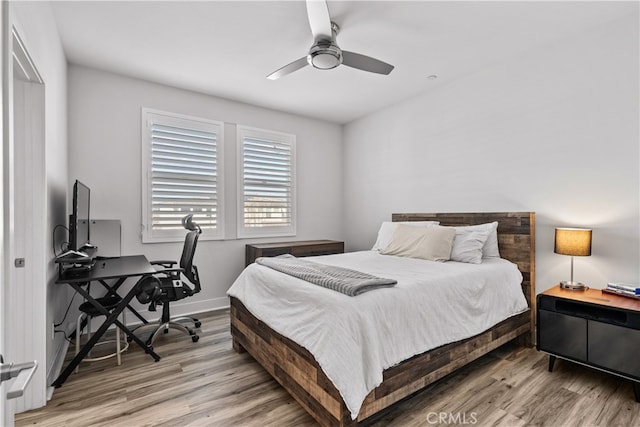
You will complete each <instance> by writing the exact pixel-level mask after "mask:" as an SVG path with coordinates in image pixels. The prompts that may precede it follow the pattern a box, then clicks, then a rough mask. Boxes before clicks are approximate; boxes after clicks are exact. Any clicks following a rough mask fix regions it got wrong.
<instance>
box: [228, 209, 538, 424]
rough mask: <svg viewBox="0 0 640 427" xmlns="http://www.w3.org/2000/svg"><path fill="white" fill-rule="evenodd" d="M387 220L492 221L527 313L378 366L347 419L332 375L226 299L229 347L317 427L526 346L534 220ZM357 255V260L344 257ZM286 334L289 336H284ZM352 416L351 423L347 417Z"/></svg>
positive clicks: (401, 218)
mask: <svg viewBox="0 0 640 427" xmlns="http://www.w3.org/2000/svg"><path fill="white" fill-rule="evenodd" d="M392 221H394V222H405V221H409V222H413V221H438V222H439V223H440V225H445V226H465V225H475V224H484V223H491V222H493V221H497V222H498V224H499V225H498V228H497V236H498V245H499V250H500V256H501V258H503V259H504V260H508V261H510V262H511V263H513V264H515V265H516V266H517V270H518V271H519V274H521V278H522V283H521V291H522V295H523V296H524V300H525V301H526V305H528V308H526V306H525V308H524V309H522V310H521V311H520V312H518V313H517V314H515V315H511V316H510V317H508V318H506V319H504V320H502V321H500V322H498V323H497V324H494V325H492V326H491V327H489V328H488V329H486V330H482V331H479V332H478V333H476V334H475V335H473V336H470V337H468V338H465V339H461V340H458V341H455V342H450V343H447V344H444V345H440V346H437V347H435V348H432V349H431V350H428V351H426V352H423V353H420V354H415V355H413V356H411V357H409V358H407V359H406V360H403V361H401V362H400V363H396V364H393V365H391V366H389V367H386V369H384V371H383V372H381V381H380V382H379V383H377V384H378V385H377V387H375V388H374V389H373V390H371V391H370V392H368V394H366V397H364V400H363V401H362V403H361V405H360V406H359V407H358V409H357V414H354V409H353V404H352V403H351V401H350V400H349V396H347V399H346V401H347V402H348V403H349V404H347V403H345V398H343V396H345V392H344V390H343V389H342V388H341V389H340V390H341V391H339V390H338V388H336V386H335V385H334V381H335V376H334V374H333V372H331V371H329V370H328V369H327V372H329V373H330V374H331V378H333V381H332V380H330V379H329V376H328V375H327V373H325V371H324V370H323V368H322V367H321V366H325V368H326V367H327V360H326V357H325V356H322V357H318V360H320V361H321V362H322V364H320V363H318V360H316V356H314V355H313V354H312V352H310V351H309V350H307V348H311V347H309V346H308V345H307V346H306V347H307V348H305V346H303V345H300V344H299V343H297V342H295V341H294V340H292V339H289V338H287V337H286V336H284V335H283V334H280V333H278V332H276V330H279V331H281V330H282V327H281V325H279V324H278V320H277V319H275V318H273V319H269V318H266V317H265V316H264V315H263V314H262V313H261V314H260V315H259V316H254V314H252V312H251V311H249V310H248V309H247V307H246V306H245V304H243V302H242V301H241V299H240V298H238V297H236V296H239V294H237V293H236V296H231V334H232V340H233V348H234V349H235V350H236V351H237V352H245V351H247V352H249V354H251V356H252V357H253V358H254V359H255V360H256V361H258V362H259V363H260V364H261V365H262V366H263V367H264V368H265V369H266V370H267V371H268V372H269V373H270V374H271V375H272V376H273V377H274V378H275V379H276V380H277V381H278V382H279V383H280V384H281V385H282V386H283V387H284V388H285V389H286V390H287V391H288V392H289V393H290V394H291V395H292V396H293V397H294V398H295V399H296V401H297V402H298V403H299V404H300V405H301V406H302V407H303V408H305V410H306V411H307V412H309V413H310V414H311V415H312V416H313V417H314V418H315V419H316V420H317V421H318V422H319V423H320V424H322V425H355V424H357V423H359V422H361V421H364V420H366V419H368V418H370V417H372V416H374V415H375V414H378V413H379V412H381V411H382V410H384V409H385V408H387V407H389V406H391V405H392V404H394V403H395V402H397V401H399V400H401V399H403V398H405V397H407V396H409V395H411V394H413V393H415V392H417V391H419V390H421V389H423V388H424V387H426V386H428V385H429V384H431V383H433V382H435V381H437V380H438V379H440V378H442V377H444V376H446V375H448V374H450V373H451V372H453V371H455V370H456V369H458V368H460V367H462V366H464V365H466V364H467V363H469V362H471V361H473V360H475V359H477V358H478V357H481V356H482V355H484V354H486V353H488V352H489V351H491V350H493V349H495V348H497V347H499V346H501V345H502V344H505V343H506V342H508V341H511V340H514V339H518V340H519V341H520V342H521V343H522V344H524V345H531V343H532V342H533V341H532V331H533V324H534V323H533V318H532V315H533V314H532V313H535V308H534V307H533V304H534V303H535V286H534V283H535V281H534V271H535V269H534V247H535V242H534V235H535V214H534V213H532V212H500V213H452V214H445V213H435V214H393V215H392ZM345 255H349V254H345ZM358 256H360V255H357V254H354V255H352V257H358ZM363 256H364V255H363ZM367 256H368V255H367ZM444 264H447V263H444ZM486 264H490V263H486ZM287 280H290V279H285V278H281V281H282V282H283V283H284V282H285V281H287ZM383 291H384V290H375V291H372V292H376V293H381V292H383ZM336 298H337V297H336ZM307 326H308V325H301V326H300V327H301V328H305V327H307ZM287 335H288V336H292V335H291V334H289V333H287ZM316 354H317V353H316ZM336 357H337V356H336ZM363 357H364V356H363ZM350 408H351V409H350ZM354 415H357V416H356V417H355V418H354Z"/></svg>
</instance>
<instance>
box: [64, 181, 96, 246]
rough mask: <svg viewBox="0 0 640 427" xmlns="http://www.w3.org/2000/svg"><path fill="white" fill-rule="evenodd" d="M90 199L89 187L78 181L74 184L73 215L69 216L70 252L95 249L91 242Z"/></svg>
mask: <svg viewBox="0 0 640 427" xmlns="http://www.w3.org/2000/svg"><path fill="white" fill-rule="evenodd" d="M90 199H91V190H90V189H89V187H87V186H86V185H84V184H83V183H81V182H80V181H78V180H76V182H75V184H73V207H72V213H71V215H70V216H69V250H74V251H82V250H84V249H88V248H93V245H92V244H91V242H90V237H91V234H90V231H91V230H90V228H91V227H90V225H91V223H90V213H89V212H90V209H89V208H90Z"/></svg>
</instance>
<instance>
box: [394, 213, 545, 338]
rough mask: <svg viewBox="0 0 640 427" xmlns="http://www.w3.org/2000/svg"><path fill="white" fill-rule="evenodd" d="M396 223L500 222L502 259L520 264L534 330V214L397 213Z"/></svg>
mask: <svg viewBox="0 0 640 427" xmlns="http://www.w3.org/2000/svg"><path fill="white" fill-rule="evenodd" d="M391 220H392V221H393V222H397V221H440V225H445V226H457V225H477V224H485V223H487V222H493V221H498V249H499V250H500V256H501V257H502V258H504V259H507V260H509V261H511V262H513V263H514V264H517V265H518V269H519V270H520V272H521V273H522V292H523V293H524V296H525V298H526V299H527V303H528V304H529V307H531V313H532V314H531V317H532V323H531V326H532V329H531V330H532V331H533V330H534V329H533V326H534V321H533V318H534V317H535V314H534V313H535V303H536V287H535V283H536V282H535V234H536V214H535V212H481V213H475V212H474V213H469V212H466V213H394V214H392V215H391Z"/></svg>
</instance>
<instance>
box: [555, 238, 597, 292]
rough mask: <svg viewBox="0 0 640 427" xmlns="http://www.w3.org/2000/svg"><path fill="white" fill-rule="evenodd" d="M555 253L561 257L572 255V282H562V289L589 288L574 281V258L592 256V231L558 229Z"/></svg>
mask: <svg viewBox="0 0 640 427" xmlns="http://www.w3.org/2000/svg"><path fill="white" fill-rule="evenodd" d="M553 251H554V252H555V253H557V254H561V255H571V280H570V281H566V280H564V281H562V282H560V287H562V288H564V289H572V290H584V289H586V288H587V287H586V286H585V285H584V284H582V283H579V282H574V281H573V257H574V256H590V255H591V230H589V229H585V228H556V236H555V247H554V249H553Z"/></svg>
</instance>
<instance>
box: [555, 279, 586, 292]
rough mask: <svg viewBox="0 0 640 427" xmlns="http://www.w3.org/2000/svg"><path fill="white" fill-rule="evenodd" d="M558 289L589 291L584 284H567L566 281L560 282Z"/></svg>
mask: <svg viewBox="0 0 640 427" xmlns="http://www.w3.org/2000/svg"><path fill="white" fill-rule="evenodd" d="M560 287H561V288H562V289H569V290H572V291H585V290H587V289H589V287H588V286H587V285H585V284H584V283H580V282H569V281H567V280H563V281H562V282H560Z"/></svg>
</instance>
